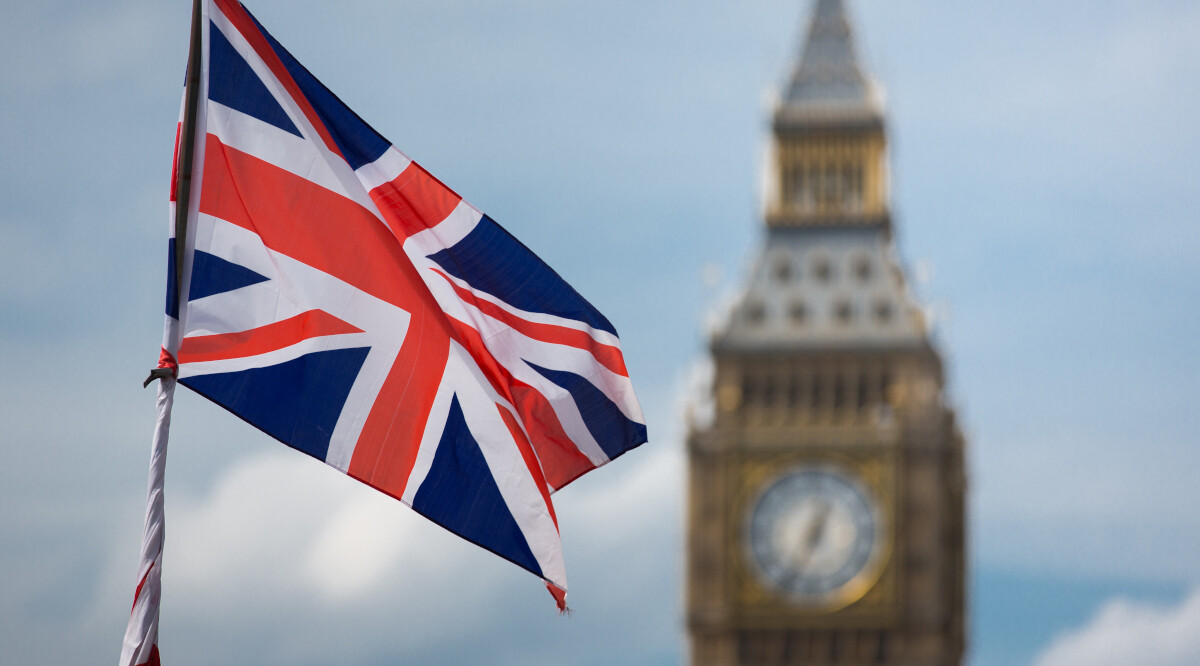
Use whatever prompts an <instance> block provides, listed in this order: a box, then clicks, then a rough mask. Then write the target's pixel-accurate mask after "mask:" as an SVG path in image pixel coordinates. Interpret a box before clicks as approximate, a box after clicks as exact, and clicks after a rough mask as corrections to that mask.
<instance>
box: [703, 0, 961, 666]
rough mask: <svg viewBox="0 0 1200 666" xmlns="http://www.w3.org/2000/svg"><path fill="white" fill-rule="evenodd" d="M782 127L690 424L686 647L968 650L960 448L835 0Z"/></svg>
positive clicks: (766, 652)
mask: <svg viewBox="0 0 1200 666" xmlns="http://www.w3.org/2000/svg"><path fill="white" fill-rule="evenodd" d="M772 131H773V146H772V147H773V150H772V160H771V161H772V164H771V169H770V170H769V171H768V175H767V178H768V187H767V201H766V202H765V212H764V218H765V222H766V227H767V229H766V243H765V245H764V247H763V248H762V249H761V251H760V253H759V255H758V258H757V261H756V263H755V267H754V269H753V271H752V274H751V276H750V280H749V284H748V285H747V286H746V288H745V290H744V292H743V293H742V295H741V296H740V297H739V299H738V301H737V302H736V303H735V305H734V306H733V307H732V309H731V310H730V313H729V316H728V318H727V319H726V321H725V322H724V323H723V324H722V325H721V327H719V329H718V330H717V331H716V332H715V333H714V335H713V338H712V340H711V352H712V356H713V361H714V365H715V376H714V385H713V396H712V397H713V409H712V418H711V421H710V422H708V423H703V424H699V425H696V424H694V425H693V426H692V429H691V432H690V433H689V438H688V460H689V474H690V478H689V501H688V512H689V515H688V559H687V564H688V567H687V569H688V572H687V580H688V582H687V594H688V598H687V611H688V625H689V631H690V636H691V655H692V662H693V663H694V664H696V665H697V666H760V665H761V666H766V665H774V664H904V665H906V666H926V665H928V666H934V665H938V666H942V665H950V664H959V663H961V660H962V654H963V648H964V598H965V575H964V570H965V555H964V515H963V495H964V491H965V488H964V486H965V477H964V467H963V446H964V443H963V438H962V435H961V434H960V432H959V430H958V427H957V425H956V423H955V419H954V414H953V412H952V411H951V410H950V408H949V407H948V406H947V404H946V402H945V400H944V397H943V385H944V382H943V375H942V363H941V360H940V357H939V356H938V353H937V351H936V349H935V348H934V347H933V345H932V343H931V341H930V337H929V333H928V331H927V330H926V326H925V322H924V319H923V317H922V315H921V311H920V310H919V308H918V307H917V306H916V304H915V303H914V301H913V300H912V298H911V296H910V295H909V292H908V290H907V288H906V286H905V281H904V274H903V272H902V270H901V267H900V265H899V263H898V261H897V259H896V254H895V250H894V245H893V242H892V237H891V218H890V216H889V212H888V172H887V151H886V147H887V136H886V132H885V126H884V115H883V108H882V102H881V101H880V99H879V96H878V94H877V92H876V89H875V88H874V86H873V84H872V82H871V81H870V80H869V79H868V78H867V77H866V76H864V74H863V71H862V69H861V68H860V66H859V63H858V59H857V56H856V53H855V49H854V42H853V38H852V34H851V27H850V23H849V22H848V20H847V17H846V12H845V7H844V6H843V3H842V1H841V0H817V2H816V10H815V13H814V16H813V19H812V22H811V24H810V27H809V30H808V33H807V39H806V42H805V46H804V49H803V53H802V55H801V58H800V60H799V63H798V64H797V65H796V67H795V69H794V70H793V73H792V76H791V80H790V81H789V84H788V86H787V88H786V90H785V94H784V95H783V96H782V99H781V101H780V104H779V106H778V107H777V109H776V110H775V113H774V118H773V123H772Z"/></svg>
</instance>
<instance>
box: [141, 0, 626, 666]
mask: <svg viewBox="0 0 1200 666" xmlns="http://www.w3.org/2000/svg"><path fill="white" fill-rule="evenodd" d="M194 35H198V36H199V43H200V49H199V58H198V61H197V62H196V64H195V69H192V71H193V72H195V73H196V74H198V79H197V85H196V91H195V92H194V95H195V97H196V99H197V100H198V104H197V105H196V106H195V112H194V113H195V119H194V122H193V123H192V124H193V125H194V128H193V129H192V130H191V131H190V132H188V131H187V129H186V126H187V125H188V124H189V123H188V122H183V121H181V123H180V128H181V129H180V132H179V134H180V138H179V140H178V141H177V149H176V162H177V164H176V169H177V170H178V169H180V168H183V167H187V166H190V172H191V176H190V184H188V185H184V186H183V187H185V188H186V190H187V191H186V192H179V191H176V189H175V188H173V190H172V197H171V201H172V206H173V211H172V212H173V218H174V213H175V211H174V208H175V207H179V208H180V210H179V211H178V213H179V214H180V215H183V214H185V213H186V220H187V227H186V232H184V233H182V234H180V233H176V232H175V231H174V229H175V228H178V227H173V231H172V236H171V239H170V254H171V257H172V258H173V259H172V261H171V262H169V265H170V267H171V272H170V274H169V275H168V290H167V292H168V297H167V324H166V327H165V333H164V341H163V349H162V353H161V362H160V366H163V367H168V368H170V369H171V370H172V373H171V374H173V375H174V379H177V380H178V382H179V383H180V384H182V385H184V386H186V387H188V388H190V389H192V390H193V391H195V392H197V393H199V394H201V395H202V396H204V397H206V398H208V399H209V400H211V401H213V402H215V403H217V404H219V405H221V406H222V407H224V408H225V409H227V410H229V411H230V412H232V413H233V414H235V415H237V416H238V417H240V418H242V419H243V420H245V421H246V422H248V423H250V424H251V425H253V426H255V427H257V428H258V429H260V430H262V431H263V432H265V433H266V434H268V435H270V436H272V437H274V438H275V439H278V440H279V441H281V442H283V443H284V444H286V445H288V446H290V447H292V448H294V449H297V450H298V451H301V452H303V453H306V454H308V455H310V456H313V457H315V458H318V459H320V460H322V461H324V462H325V463H327V464H328V465H330V466H331V467H334V468H336V469H337V470H340V471H341V472H343V473H345V474H348V475H350V476H352V477H354V478H356V479H358V480H360V481H362V482H363V483H366V484H368V485H370V486H372V487H374V488H376V489H378V490H380V491H382V492H384V493H386V494H388V495H391V496H392V497H394V498H396V499H398V500H400V501H402V502H403V503H405V504H407V505H408V506H410V507H412V508H413V509H414V510H416V511H417V512H419V513H421V514H422V515H424V516H426V517H427V518H429V519H430V520H432V521H434V522H436V523H437V524H439V525H441V526H443V527H445V528H446V529H448V530H450V531H451V532H454V533H455V534H458V535H459V536H461V537H463V538H464V539H467V540H468V541H471V542H473V543H475V544H477V545H479V546H481V547H483V548H486V549H488V550H490V551H492V552H494V553H496V554H497V555H499V556H501V557H503V558H505V559H507V560H510V561H511V562H513V563H515V564H517V565H518V566H520V567H522V568H525V569H527V570H529V571H531V572H533V573H534V574H535V575H537V576H539V577H540V578H542V579H544V580H545V581H546V584H547V586H548V587H549V589H550V591H551V592H552V594H554V596H555V599H556V601H557V602H558V604H559V606H560V608H565V601H564V599H565V594H566V589H567V583H566V572H565V568H564V565H563V560H562V549H561V541H560V538H559V532H558V522H557V517H556V515H555V512H554V507H553V503H552V501H551V495H552V494H553V493H554V492H555V491H557V490H558V489H560V488H562V487H563V486H565V485H567V484H568V483H570V482H571V481H572V480H574V479H576V478H578V477H579V476H580V475H582V474H585V473H586V472H588V471H590V470H592V469H595V468H596V467H599V466H601V465H603V464H605V463H607V462H608V461H610V460H612V459H613V458H616V457H618V456H620V455H621V454H623V453H625V452H626V451H628V450H630V449H631V448H634V447H636V446H638V445H639V444H642V443H643V442H645V441H646V428H645V425H644V418H643V416H642V413H641V409H640V407H639V406H638V402H637V399H636V397H635V396H634V392H633V387H632V384H631V382H630V379H629V376H628V372H627V370H626V367H625V363H624V359H623V355H622V351H621V347H620V340H619V338H618V336H617V331H616V329H615V328H614V327H613V325H612V324H611V323H610V322H609V321H608V320H607V319H606V318H605V317H604V316H603V315H602V314H601V313H600V312H599V311H597V310H596V309H595V308H594V307H593V306H592V305H591V304H590V303H588V301H586V300H585V299H584V298H583V297H582V296H580V295H579V294H578V293H577V292H576V291H575V290H574V289H573V288H571V286H570V285H568V284H567V283H566V282H565V281H564V280H563V279H562V278H561V277H560V276H559V275H558V274H557V273H555V272H554V271H553V270H552V269H551V268H550V267H549V266H547V265H546V264H545V263H544V262H543V261H542V260H541V259H539V258H538V257H537V256H536V255H534V253H533V252H531V251H530V250H529V249H528V248H526V247H525V246H524V245H523V244H522V243H521V242H520V241H518V240H517V239H516V238H514V237H513V236H512V235H511V234H509V233H508V232H507V231H506V230H505V229H504V228H503V227H501V226H500V225H499V224H497V223H496V222H495V221H494V220H492V219H491V218H489V217H488V216H486V215H484V214H482V213H480V212H479V211H478V210H476V209H475V208H474V207H472V206H471V205H470V204H468V203H467V202H466V201H464V200H463V199H462V198H461V197H460V196H459V195H458V194H456V193H455V192H454V191H452V190H451V189H450V188H448V187H446V186H445V185H444V184H442V183H441V182H440V181H439V180H438V179H437V178H435V177H434V176H432V175H431V174H430V173H429V172H428V171H426V170H425V169H423V168H422V167H421V166H419V165H418V164H417V163H415V162H413V161H412V160H410V159H409V158H408V157H407V156H405V155H404V154H403V153H402V152H400V151H399V150H397V149H396V148H395V147H394V146H392V145H391V144H390V142H388V141H387V140H386V139H384V138H383V137H382V136H381V135H380V134H379V133H377V132H376V131H375V130H373V129H372V128H371V127H370V126H369V125H367V124H366V123H365V122H363V121H362V120H361V119H360V118H359V117H358V116H357V115H356V114H355V113H354V112H353V111H351V110H350V109H349V108H348V107H347V106H346V105H345V104H343V103H342V102H341V101H340V100H339V99H338V98H337V97H336V96H334V95H333V93H331V92H330V91H329V89H328V88H326V87H325V86H324V85H322V84H321V82H320V81H318V80H317V79H316V78H315V77H314V76H313V75H312V74H311V73H310V72H309V71H308V70H307V69H305V68H304V67H303V66H302V65H301V64H300V63H299V62H298V61H297V60H296V59H295V58H294V57H293V56H292V55H291V54H290V53H289V52H288V51H287V50H286V49H284V48H283V47H282V46H281V45H280V44H279V42H278V41H276V40H275V38H274V37H272V36H271V35H270V34H269V33H267V31H266V30H265V29H263V27H262V26H261V25H260V24H259V23H258V22H257V20H256V19H255V18H254V17H253V16H251V15H250V13H249V12H248V11H247V10H246V8H245V7H244V6H242V5H241V4H239V3H237V2H236V1H235V0H202V2H201V6H200V12H199V26H198V32H194ZM194 39H195V37H194ZM192 67H193V66H192V65H189V68H190V69H191V68H192ZM186 107H187V104H186V103H185V114H184V115H185V117H186ZM185 134H186V135H185ZM188 141H191V145H190V148H191V159H190V163H185V164H183V165H181V164H178V162H180V161H181V159H184V158H181V157H180V155H182V154H184V152H185V151H182V150H180V147H182V146H185V145H186V144H187V142H188ZM177 175H178V171H177ZM178 180H179V179H178V178H177V179H173V182H176V181H178ZM180 182H182V181H180ZM177 195H182V196H177ZM176 257H178V259H176ZM176 271H178V272H176ZM171 379H172V378H171V377H168V378H166V379H164V381H163V382H160V392H162V391H164V390H166V389H168V388H169V389H172V390H173V382H172V381H171ZM167 407H168V412H167V421H168V422H169V402H168V405H167ZM160 420H161V419H160ZM164 446H165V443H164ZM160 477H161V475H160ZM152 493H153V474H152ZM147 521H148V522H147V525H148V528H147V530H148V531H147V533H148V534H149V524H150V523H149V513H148V517H147ZM146 557H147V555H146V554H145V549H144V554H143V558H144V559H145V558H146ZM153 561H154V560H153V559H151V562H152V563H153ZM143 569H144V570H146V572H149V573H150V575H151V576H152V577H153V576H155V575H157V574H155V573H153V572H154V571H155V569H154V566H148V565H147V564H146V562H145V561H144V562H143ZM141 575H145V574H141ZM155 590H156V593H157V583H156V584H155ZM139 596H141V595H140V594H139ZM155 605H156V603H155ZM136 610H137V606H136V602H135V614H136ZM155 622H157V615H156V613H155ZM132 624H133V622H132V620H131V625H132ZM135 642H136V641H135ZM150 643H153V641H150ZM140 645H141V647H140V648H138V649H142V650H143V651H145V652H146V653H147V654H148V650H149V647H146V646H145V641H144V640H143V644H140ZM129 646H130V637H129V635H127V637H126V648H127V650H128V649H129ZM155 658H157V657H155ZM128 663H141V662H137V661H130V662H128Z"/></svg>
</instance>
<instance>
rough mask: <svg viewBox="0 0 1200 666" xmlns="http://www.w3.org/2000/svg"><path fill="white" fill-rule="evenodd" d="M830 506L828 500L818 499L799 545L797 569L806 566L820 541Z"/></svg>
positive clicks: (827, 519)
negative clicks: (802, 540) (814, 513)
mask: <svg viewBox="0 0 1200 666" xmlns="http://www.w3.org/2000/svg"><path fill="white" fill-rule="evenodd" d="M831 508H832V507H831V506H830V504H829V502H826V501H824V500H818V502H817V509H816V515H815V516H813V520H812V522H811V523H809V525H808V530H807V531H806V532H805V535H804V542H803V544H802V545H801V550H800V557H799V558H797V560H798V561H797V562H796V564H797V567H796V569H797V571H804V570H805V569H807V568H808V564H809V562H810V561H811V560H812V557H813V554H814V553H816V551H817V546H819V545H820V543H821V536H822V535H823V534H825V525H826V524H828V523H829V511H830V509H831Z"/></svg>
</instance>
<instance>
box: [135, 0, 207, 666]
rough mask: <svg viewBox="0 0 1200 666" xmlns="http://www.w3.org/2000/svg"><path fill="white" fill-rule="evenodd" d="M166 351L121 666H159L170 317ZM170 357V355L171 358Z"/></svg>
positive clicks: (190, 136) (181, 172)
mask: <svg viewBox="0 0 1200 666" xmlns="http://www.w3.org/2000/svg"><path fill="white" fill-rule="evenodd" d="M201 1H202V0H192V27H191V42H190V46H189V49H188V65H187V84H186V87H185V89H184V112H183V119H182V124H181V127H180V132H179V152H178V161H177V162H176V165H175V171H176V174H175V253H174V256H173V257H172V258H171V261H172V262H173V263H174V273H175V284H174V285H170V286H169V288H173V289H174V290H175V303H178V304H182V303H183V300H182V298H183V281H184V273H183V269H184V259H185V252H186V249H187V246H186V244H187V223H188V209H189V207H190V205H191V204H190V200H191V190H192V160H193V155H194V154H195V150H194V149H195V127H196V111H197V108H198V107H199V103H200V100H199V93H200V75H201V69H202V67H201V62H200V58H201V56H202V38H203V35H202V32H201V28H202V23H201V11H200V10H201V7H200V3H201ZM167 317H168V320H167V329H168V335H167V336H166V338H167V347H169V349H164V353H163V354H162V356H161V358H160V361H159V367H157V368H155V369H153V370H151V371H150V376H149V377H147V378H146V381H145V383H144V384H143V386H148V385H149V384H150V382H152V381H154V380H155V379H158V380H159V383H158V399H157V401H156V415H155V425H154V441H153V443H152V444H151V449H150V473H149V479H148V483H147V486H148V488H147V494H146V524H145V529H144V531H143V533H142V553H141V563H140V565H139V566H138V584H137V589H136V591H135V592H134V599H133V608H132V610H131V611H130V614H129V624H128V625H127V626H126V629H125V640H124V643H123V645H122V648H121V660H120V666H159V663H160V662H159V654H158V615H159V601H160V598H161V592H162V552H163V538H164V532H165V524H164V502H163V480H164V476H165V474H166V467H167V439H168V435H169V432H170V429H171V407H172V405H173V404H174V398H175V368H174V366H175V362H174V357H173V352H176V351H178V343H179V340H178V338H179V331H178V328H179V324H178V321H175V322H172V321H171V315H170V313H168V315H167ZM168 352H171V353H168Z"/></svg>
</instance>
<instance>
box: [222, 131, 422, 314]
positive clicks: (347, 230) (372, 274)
mask: <svg viewBox="0 0 1200 666" xmlns="http://www.w3.org/2000/svg"><path fill="white" fill-rule="evenodd" d="M204 149H205V155H204V183H203V189H202V192H201V195H200V212H202V213H205V214H208V215H212V216H213V217H217V218H220V219H222V220H225V221H227V222H230V223H232V224H236V225H238V226H239V227H243V228H245V229H249V230H250V231H253V232H254V233H256V234H258V236H259V237H260V238H262V241H263V244H265V245H266V246H267V247H269V248H271V249H272V250H275V251H277V252H281V253H283V254H286V255H287V256H289V257H291V258H293V259H295V260H297V261H300V262H302V263H304V264H307V265H309V266H312V267H313V268H315V269H317V270H319V271H324V272H326V273H329V274H330V275H333V276H334V277H336V278H338V279H340V280H342V281H343V282H348V283H350V284H351V285H353V286H354V287H356V288H358V289H361V290H362V291H365V292H367V293H368V294H371V295H372V296H375V297H376V298H380V299H382V300H385V301H387V302H389V303H392V304H393V305H396V306H399V307H401V308H403V309H405V310H408V311H410V312H411V311H412V310H413V309H415V308H417V307H421V306H422V305H423V304H422V303H421V301H427V302H428V303H432V296H430V297H429V298H428V299H426V298H424V296H423V294H422V292H424V293H426V294H427V293H428V289H427V288H426V287H425V285H424V284H423V283H422V282H421V281H420V278H418V277H417V274H416V269H415V268H413V266H412V263H411V262H410V261H409V259H408V256H407V255H405V254H404V250H403V249H401V247H400V242H399V241H397V240H396V238H395V236H393V235H392V232H391V231H389V230H388V228H387V227H386V226H385V225H384V224H383V223H382V222H381V221H380V220H379V218H377V217H375V215H374V214H372V213H371V212H370V211H368V210H367V209H366V208H363V207H362V206H360V205H359V204H358V203H356V202H354V201H353V200H351V199H348V198H346V197H344V196H342V195H340V194H338V193H336V192H333V191H331V190H327V189H325V188H324V187H321V186H320V185H317V184H315V183H313V182H311V181H308V180H305V179H304V178H301V177H300V176H297V175H295V174H293V173H291V172H290V171H287V170H285V169H281V168H279V167H277V166H275V165H274V164H271V163H270V162H266V161H264V160H261V159H259V158H257V157H255V156H253V155H250V154H249V153H244V152H242V151H240V150H238V149H236V148H232V147H230V146H226V145H225V144H223V143H221V141H220V139H218V138H217V137H216V136H215V135H212V134H210V135H208V139H207V141H206V143H205V148H204ZM425 307H428V305H427V304H426V305H425Z"/></svg>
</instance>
